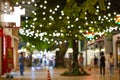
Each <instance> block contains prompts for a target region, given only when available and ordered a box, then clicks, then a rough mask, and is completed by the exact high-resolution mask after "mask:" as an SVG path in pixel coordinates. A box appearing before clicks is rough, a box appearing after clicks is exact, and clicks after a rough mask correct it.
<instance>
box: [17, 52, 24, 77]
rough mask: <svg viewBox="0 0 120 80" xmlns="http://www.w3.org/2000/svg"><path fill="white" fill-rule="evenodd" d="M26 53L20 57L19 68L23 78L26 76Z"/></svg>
mask: <svg viewBox="0 0 120 80" xmlns="http://www.w3.org/2000/svg"><path fill="white" fill-rule="evenodd" d="M23 54H24V52H21V53H20V56H19V60H18V61H19V67H20V75H21V76H23V75H24V56H23Z"/></svg>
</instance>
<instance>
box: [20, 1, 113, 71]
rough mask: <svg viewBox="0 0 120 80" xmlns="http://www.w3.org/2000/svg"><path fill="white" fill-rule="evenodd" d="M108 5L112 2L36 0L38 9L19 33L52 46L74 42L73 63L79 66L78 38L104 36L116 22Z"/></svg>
mask: <svg viewBox="0 0 120 80" xmlns="http://www.w3.org/2000/svg"><path fill="white" fill-rule="evenodd" d="M106 3H107V4H106ZM105 4H106V5H107V6H108V9H109V6H110V4H108V1H106V2H105V1H104V0H92V1H91V0H85V1H84V0H55V1H53V0H49V1H44V0H37V1H36V2H35V3H34V4H33V6H34V7H35V10H34V11H32V15H31V18H30V19H28V18H27V22H26V23H25V24H26V26H25V27H24V28H23V29H21V32H20V33H21V35H23V36H28V37H29V36H30V39H33V38H34V40H37V41H35V43H34V42H32V40H30V42H31V43H34V44H35V45H38V44H36V42H38V43H39V42H42V41H43V42H47V43H48V44H49V45H50V43H55V44H56V45H58V44H60V45H61V44H62V43H63V42H70V41H72V44H73V46H72V47H73V51H74V52H73V60H74V61H73V64H74V65H75V66H78V65H77V63H76V62H77V55H78V47H77V42H78V40H81V39H83V38H86V34H88V33H94V35H93V36H96V35H100V36H101V35H103V34H104V33H105V32H106V29H108V28H111V27H110V25H115V24H114V16H115V15H114V14H113V13H109V10H107V8H106V6H105ZM103 23H104V24H103ZM22 31H23V33H22ZM27 40H29V39H27ZM64 50H66V49H64ZM63 52H65V51H63ZM62 56H63V55H62ZM77 69H78V68H77ZM73 72H74V69H73Z"/></svg>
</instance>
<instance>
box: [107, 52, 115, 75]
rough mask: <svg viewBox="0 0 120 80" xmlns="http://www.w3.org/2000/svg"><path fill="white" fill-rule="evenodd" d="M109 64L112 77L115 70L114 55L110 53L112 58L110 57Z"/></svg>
mask: <svg viewBox="0 0 120 80" xmlns="http://www.w3.org/2000/svg"><path fill="white" fill-rule="evenodd" d="M108 64H109V71H110V76H111V75H112V74H113V68H114V57H113V53H112V52H111V53H110V56H109V57H108Z"/></svg>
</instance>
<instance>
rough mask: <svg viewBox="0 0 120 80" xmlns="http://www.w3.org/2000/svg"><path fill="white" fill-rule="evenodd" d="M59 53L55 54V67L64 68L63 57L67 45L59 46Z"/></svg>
mask: <svg viewBox="0 0 120 80" xmlns="http://www.w3.org/2000/svg"><path fill="white" fill-rule="evenodd" d="M59 49H60V50H59V51H57V52H56V67H58V66H62V67H64V61H63V60H64V55H65V53H66V51H67V49H68V44H67V43H64V42H63V44H60V45H59Z"/></svg>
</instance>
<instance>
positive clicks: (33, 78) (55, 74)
mask: <svg viewBox="0 0 120 80" xmlns="http://www.w3.org/2000/svg"><path fill="white" fill-rule="evenodd" d="M66 70H67V69H64V68H54V69H52V68H51V69H50V75H51V79H52V80H120V79H119V78H120V77H119V70H118V69H115V70H114V74H113V75H112V76H109V72H108V69H106V75H105V76H101V75H100V74H99V68H92V70H91V71H88V69H86V71H88V72H89V73H90V74H91V75H89V76H60V74H61V73H63V72H64V71H66ZM47 78H48V73H47V70H31V69H27V70H25V73H24V76H20V75H19V71H17V72H15V73H14V78H12V79H6V78H0V80H47Z"/></svg>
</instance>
